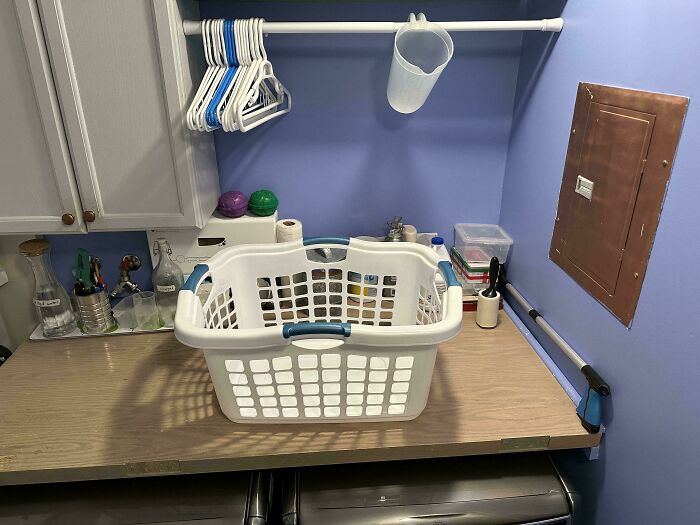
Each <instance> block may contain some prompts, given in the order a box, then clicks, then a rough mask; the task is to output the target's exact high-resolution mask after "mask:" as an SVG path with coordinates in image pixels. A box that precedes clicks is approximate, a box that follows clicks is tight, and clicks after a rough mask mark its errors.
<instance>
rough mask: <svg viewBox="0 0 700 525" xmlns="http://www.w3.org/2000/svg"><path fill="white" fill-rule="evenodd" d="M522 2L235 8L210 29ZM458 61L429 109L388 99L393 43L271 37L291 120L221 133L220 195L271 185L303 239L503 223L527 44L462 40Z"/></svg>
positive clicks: (498, 14) (218, 8)
mask: <svg viewBox="0 0 700 525" xmlns="http://www.w3.org/2000/svg"><path fill="white" fill-rule="evenodd" d="M520 5H521V4H520V2H519V1H517V0H504V1H499V2H492V1H484V0H480V1H479V0H476V1H468V2H430V3H429V4H426V3H425V2H420V3H417V2H387V3H378V2H323V3H321V2H314V3H286V2H285V3H280V2H276V3H272V2H229V1H213V0H203V1H202V2H201V3H200V6H201V14H202V17H204V18H217V17H226V18H235V17H239V18H247V17H251V16H262V17H264V18H265V19H267V20H270V21H275V20H277V21H295V20H301V21H307V20H308V21H314V20H404V19H405V18H406V17H407V16H408V13H409V12H411V11H415V12H418V11H420V10H421V9H425V10H426V11H427V15H428V17H429V18H432V19H433V20H441V19H445V20H459V19H474V20H478V19H513V18H518V17H520V16H521V14H522V13H521V11H520ZM452 37H453V40H454V43H455V52H454V58H453V59H452V61H451V63H450V64H449V65H448V67H447V68H446V69H445V71H444V72H443V74H442V76H441V77H440V79H439V81H438V83H437V85H436V86H435V88H434V90H433V92H432V94H431V96H430V98H429V99H428V101H427V103H426V104H425V106H423V108H421V109H420V110H419V111H418V112H416V113H415V114H412V115H402V114H399V113H397V112H395V111H394V110H393V109H391V107H390V106H389V104H388V103H387V100H386V83H387V79H388V75H389V66H390V64H391V56H392V50H393V35H391V34H379V35H366V34H364V35H338V34H335V35H270V36H268V37H267V38H266V40H265V45H266V49H267V52H268V55H269V56H270V58H271V61H272V63H273V64H274V68H275V73H276V75H277V76H278V78H279V79H280V80H281V81H282V82H283V83H284V84H285V86H286V87H287V88H288V89H289V90H290V91H291V93H292V101H293V106H292V112H291V113H290V114H289V115H286V116H283V117H282V118H280V119H279V120H277V121H276V122H273V123H269V124H266V125H264V126H262V127H260V128H257V129H255V130H253V131H251V132H249V133H245V134H242V133H223V132H216V133H215V140H216V150H217V158H218V162H219V171H220V178H221V188H222V190H223V191H226V190H232V189H240V190H242V191H244V192H246V193H250V192H252V191H254V190H256V189H259V188H262V187H266V188H269V189H272V190H273V191H275V192H276V193H277V195H278V196H279V198H280V202H281V204H280V213H281V215H282V216H286V217H296V218H298V219H301V221H302V222H303V224H304V233H305V235H321V234H333V235H359V234H365V235H366V234H381V233H383V232H384V231H385V230H386V224H385V223H386V221H387V220H389V219H390V218H391V217H392V216H393V215H402V216H403V217H404V219H405V220H406V221H407V222H408V223H411V224H415V225H416V226H417V227H418V228H419V230H420V231H438V232H440V233H441V234H443V235H445V236H447V237H448V238H451V237H452V227H453V225H454V223H455V222H470V221H471V222H497V220H498V214H499V209H500V201H501V188H502V182H503V172H504V169H505V158H506V151H507V143H508V135H509V131H510V123H511V115H512V109H513V99H514V93H515V82H516V78H517V67H518V61H519V55H520V42H521V38H522V34H521V33H520V32H513V33H462V34H459V33H453V34H452Z"/></svg>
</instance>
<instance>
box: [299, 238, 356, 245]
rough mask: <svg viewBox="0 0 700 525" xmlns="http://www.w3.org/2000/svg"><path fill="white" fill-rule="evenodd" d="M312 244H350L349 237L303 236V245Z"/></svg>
mask: <svg viewBox="0 0 700 525" xmlns="http://www.w3.org/2000/svg"><path fill="white" fill-rule="evenodd" d="M314 244H342V245H343V246H347V245H348V244H350V238H349V237H304V246H312V245H314Z"/></svg>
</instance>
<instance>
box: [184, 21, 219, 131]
mask: <svg viewBox="0 0 700 525" xmlns="http://www.w3.org/2000/svg"><path fill="white" fill-rule="evenodd" d="M216 22H217V21H216V20H205V21H204V22H203V23H202V40H203V43H204V54H205V58H206V60H207V64H208V65H209V67H207V71H206V72H205V75H204V78H203V79H202V83H201V84H200V89H198V90H197V94H196V95H195V98H194V100H193V101H192V104H191V105H190V109H189V110H188V115H187V124H188V127H189V128H190V129H192V130H198V131H205V129H203V126H202V118H201V116H202V112H203V111H205V110H206V108H207V106H208V102H209V98H210V96H211V94H212V89H214V88H215V82H216V79H217V76H218V74H219V70H220V65H219V57H218V53H217V47H216V42H215V40H214V27H215V25H216Z"/></svg>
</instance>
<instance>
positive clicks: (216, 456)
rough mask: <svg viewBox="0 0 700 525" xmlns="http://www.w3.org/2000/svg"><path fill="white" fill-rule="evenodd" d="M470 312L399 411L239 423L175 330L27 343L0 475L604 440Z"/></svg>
mask: <svg viewBox="0 0 700 525" xmlns="http://www.w3.org/2000/svg"><path fill="white" fill-rule="evenodd" d="M473 315H474V314H473V313H465V315H464V329H463V330H462V333H461V334H460V335H459V336H458V337H456V338H455V339H453V340H452V341H450V342H449V343H446V344H443V345H441V346H440V349H439V351H438V356H437V362H436V365H435V371H434V375H433V383H432V387H431V391H430V398H429V400H428V405H427V407H426V409H425V411H424V412H423V413H422V414H421V415H420V416H419V417H418V418H417V419H415V420H413V421H407V422H398V423H397V422H394V423H365V424H359V423H355V424H350V423H340V424H338V423H335V424H317V425H313V424H306V425H243V424H236V423H232V422H231V421H229V420H228V419H227V418H226V417H225V416H224V415H223V414H222V413H221V411H220V409H219V405H218V403H217V401H216V398H215V396H214V392H213V387H212V384H211V381H210V379H209V374H208V371H207V367H206V363H205V361H204V358H203V356H202V354H201V352H200V351H198V350H193V349H191V348H188V347H185V346H183V345H181V344H180V343H178V342H177V341H176V340H175V337H174V336H173V334H172V333H160V334H158V333H156V334H144V335H122V336H109V337H99V338H80V339H68V340H66V339H64V340H57V341H37V342H28V343H25V344H24V345H22V346H21V347H20V348H19V349H18V351H17V352H15V354H14V355H13V356H12V357H11V358H10V359H9V361H8V362H7V363H6V364H5V365H4V366H2V367H0V400H1V401H2V402H1V403H0V485H10V484H22V483H41V482H52V481H73V480H83V479H103V478H118V477H130V476H148V475H159V474H161V475H162V474H175V473H195V472H213V471H229V470H245V469H255V468H274V467H285V466H300V465H318V464H330V463H350V462H363V461H379V460H394V459H412V458H426V457H442V456H461V455H472V454H493V453H499V452H514V451H520V450H544V449H565V448H585V447H593V446H596V445H598V443H599V441H600V436H599V435H591V434H588V433H587V432H586V431H585V430H584V429H583V428H582V427H581V424H580V423H579V420H578V418H577V416H576V413H575V407H574V405H573V403H572V402H571V400H570V399H569V398H568V397H567V395H566V394H565V392H564V391H563V390H562V388H561V387H560V386H559V384H558V383H557V381H556V380H555V379H554V377H553V376H552V375H551V373H550V372H549V370H548V369H547V368H546V367H545V365H544V364H543V363H542V362H541V360H540V358H539V357H538V356H537V354H536V353H535V352H534V351H533V349H532V348H531V347H530V346H529V344H528V343H527V341H526V340H525V339H524V338H523V337H522V335H521V334H520V332H519V331H518V329H517V328H516V327H515V325H514V324H513V322H512V321H511V320H510V319H509V318H508V316H507V315H506V314H505V313H504V312H501V319H500V324H499V326H498V327H497V328H495V329H493V330H482V329H480V328H478V327H477V326H476V325H475V323H474V319H473Z"/></svg>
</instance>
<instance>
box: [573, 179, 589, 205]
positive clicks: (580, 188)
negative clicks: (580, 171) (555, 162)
mask: <svg viewBox="0 0 700 525" xmlns="http://www.w3.org/2000/svg"><path fill="white" fill-rule="evenodd" d="M574 191H575V192H576V193H578V194H579V195H583V196H584V197H586V198H587V199H588V200H591V197H593V181H592V180H588V179H586V178H584V177H581V175H579V176H578V177H576V189H575V190H574Z"/></svg>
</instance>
